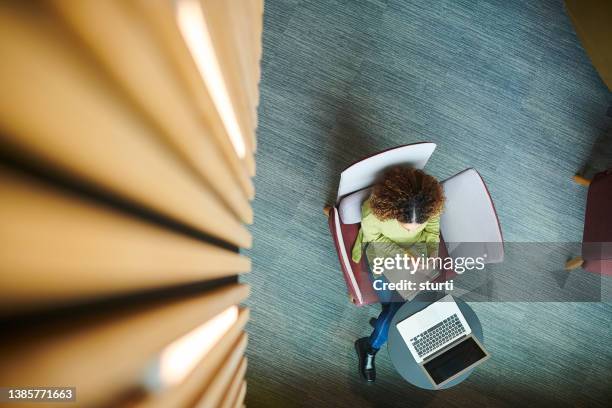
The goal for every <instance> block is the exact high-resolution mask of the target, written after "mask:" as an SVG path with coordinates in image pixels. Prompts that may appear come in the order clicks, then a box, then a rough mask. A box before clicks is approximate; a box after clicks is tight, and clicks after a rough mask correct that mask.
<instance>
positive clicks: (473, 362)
mask: <svg viewBox="0 0 612 408" xmlns="http://www.w3.org/2000/svg"><path fill="white" fill-rule="evenodd" d="M397 329H398V331H399V332H400V335H401V336H402V338H403V339H404V342H405V343H406V345H407V346H408V349H409V350H410V353H411V354H412V356H413V357H414V359H415V360H416V362H417V364H419V366H421V368H422V369H423V371H424V373H425V375H426V376H427V378H428V379H429V381H430V382H431V384H432V385H433V386H434V387H435V388H440V387H442V386H443V385H445V384H446V383H448V382H449V381H452V380H453V379H455V378H457V377H458V376H460V375H461V374H463V373H465V372H466V371H468V370H470V369H472V368H474V367H476V366H477V365H478V364H480V363H482V362H484V361H485V360H486V359H488V358H489V353H488V352H487V351H486V350H485V348H484V347H483V346H482V344H480V342H479V341H478V339H476V337H474V336H473V335H472V329H471V328H470V325H469V324H468V322H467V321H466V320H465V317H464V316H463V314H462V313H461V310H459V307H458V306H457V303H455V300H454V299H453V297H452V296H451V295H446V296H445V297H443V298H442V299H440V300H438V301H436V302H434V303H432V304H431V305H429V306H427V307H426V308H425V309H423V310H421V311H420V312H417V313H415V314H413V315H412V316H410V317H408V318H407V319H404V320H402V321H401V322H399V323H398V324H397Z"/></svg>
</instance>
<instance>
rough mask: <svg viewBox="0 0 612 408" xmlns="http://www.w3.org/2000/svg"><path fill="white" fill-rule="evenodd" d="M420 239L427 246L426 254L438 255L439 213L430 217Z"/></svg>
mask: <svg viewBox="0 0 612 408" xmlns="http://www.w3.org/2000/svg"><path fill="white" fill-rule="evenodd" d="M421 239H422V241H423V242H425V244H426V246H427V256H428V257H436V256H438V247H439V246H440V215H436V216H434V217H431V218H430V219H429V221H427V225H426V226H425V228H424V229H423V232H422V235H421Z"/></svg>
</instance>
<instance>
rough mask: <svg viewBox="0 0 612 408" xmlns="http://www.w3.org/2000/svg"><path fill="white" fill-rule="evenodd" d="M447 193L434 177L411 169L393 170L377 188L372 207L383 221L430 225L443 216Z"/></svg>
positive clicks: (401, 167)
mask: <svg viewBox="0 0 612 408" xmlns="http://www.w3.org/2000/svg"><path fill="white" fill-rule="evenodd" d="M443 205H444V192H443V191H442V186H441V185H440V183H439V182H438V180H436V179H435V178H434V177H432V176H430V175H428V174H426V173H425V172H424V171H422V170H418V169H415V168H412V167H408V166H396V167H392V168H390V169H388V170H386V171H385V172H384V174H383V175H382V177H381V179H380V180H379V181H378V182H377V183H376V184H375V185H374V187H373V189H372V195H371V196H370V207H371V208H372V212H373V213H374V215H375V216H376V217H377V218H379V219H380V220H388V219H396V220H398V221H399V222H401V223H403V224H405V223H410V222H413V223H419V224H423V223H425V222H427V220H428V219H430V218H431V217H433V216H435V215H438V214H439V213H440V212H442V207H443Z"/></svg>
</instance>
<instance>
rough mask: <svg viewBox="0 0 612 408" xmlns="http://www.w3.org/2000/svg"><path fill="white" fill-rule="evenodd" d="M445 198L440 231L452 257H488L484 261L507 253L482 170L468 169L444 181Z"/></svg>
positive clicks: (496, 258) (495, 259) (497, 259)
mask: <svg viewBox="0 0 612 408" xmlns="http://www.w3.org/2000/svg"><path fill="white" fill-rule="evenodd" d="M442 186H443V187H444V194H445V196H446V202H445V204H444V212H443V213H442V216H441V218H440V232H441V234H442V237H443V238H444V241H445V243H446V247H447V249H448V253H449V255H450V256H451V257H460V256H461V257H473V258H476V257H480V256H484V257H485V263H497V262H501V261H502V260H503V257H504V250H503V239H502V234H501V229H500V226H499V223H498V221H497V215H496V214H495V208H494V207H493V202H492V201H491V197H490V196H489V193H488V191H487V187H486V186H485V184H484V181H483V180H482V178H481V177H480V174H478V172H477V171H476V170H474V169H467V170H464V171H462V172H461V173H459V174H457V175H455V176H453V177H451V178H449V179H448V180H445V181H444V182H443V183H442Z"/></svg>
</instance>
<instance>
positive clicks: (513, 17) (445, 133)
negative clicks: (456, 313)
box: [243, 0, 612, 408]
mask: <svg viewBox="0 0 612 408" xmlns="http://www.w3.org/2000/svg"><path fill="white" fill-rule="evenodd" d="M264 20H265V23H264V54H263V61H262V81H261V104H260V107H259V128H258V152H257V163H258V167H257V176H256V179H255V184H256V189H257V197H256V199H255V201H254V209H255V223H254V225H253V226H252V227H251V231H252V233H253V235H254V240H255V241H254V247H253V249H252V250H250V251H248V253H249V255H250V256H251V257H252V259H253V262H254V268H253V269H254V270H253V272H252V273H250V274H249V275H248V276H245V277H244V278H243V281H245V282H248V283H250V284H251V286H252V296H251V298H250V300H249V301H248V302H247V303H248V305H249V306H250V308H251V311H252V319H251V321H250V323H249V326H248V331H249V334H250V337H249V348H248V352H247V355H248V358H249V369H248V373H247V382H248V393H247V405H248V406H252V407H350V408H356V407H425V406H426V407H447V408H451V407H474V406H487V407H516V406H522V407H530V406H534V407H542V406H556V407H564V406H582V407H587V406H588V407H598V406H601V407H604V406H610V403H611V400H612V392H611V390H612V348H611V346H610V345H611V344H612V342H611V340H612V338H611V331H612V327H611V316H612V305H611V304H610V303H609V302H590V303H585V302H582V303H578V302H505V303H499V302H473V303H471V306H472V307H473V309H474V310H475V311H476V313H477V314H478V316H479V318H480V321H481V322H482V325H483V329H484V335H485V345H486V347H487V349H488V350H489V351H490V352H491V354H492V358H491V359H490V360H489V361H488V362H486V363H485V364H483V365H482V366H481V367H479V368H477V369H476V370H475V371H474V372H473V374H472V375H471V376H470V377H469V378H468V379H467V380H466V381H465V382H463V383H462V384H460V385H458V386H456V387H455V388H452V389H449V390H445V391H440V392H433V391H426V390H422V389H419V388H416V387H414V386H412V385H411V384H409V383H408V382H406V381H404V380H403V379H402V378H401V377H400V375H399V374H398V373H397V372H396V371H395V370H394V368H393V366H392V365H391V362H390V361H389V357H388V355H387V353H386V350H385V349H383V350H381V352H380V353H379V356H378V357H377V367H378V379H377V381H376V383H375V384H372V385H366V384H364V383H362V382H361V380H360V379H359V377H358V372H357V361H356V357H355V352H354V349H353V342H354V340H355V339H357V338H359V337H362V336H365V335H368V334H369V332H370V327H369V326H368V319H369V318H370V317H372V316H376V315H377V314H378V311H379V306H377V305H373V306H368V307H364V308H357V307H355V306H353V305H351V304H350V303H349V301H348V298H347V294H346V288H345V284H344V281H343V279H342V275H341V272H340V265H339V263H338V259H337V257H336V253H335V251H334V248H333V244H332V241H331V237H330V234H329V231H328V228H327V222H326V219H325V217H324V215H323V213H322V211H321V209H322V207H323V205H324V204H325V203H327V202H332V201H333V200H334V199H335V190H336V188H337V183H338V176H339V174H340V172H341V170H342V169H343V168H344V167H345V166H347V165H348V164H350V163H352V162H353V161H355V160H357V159H359V158H361V157H364V156H367V155H370V154H372V153H375V152H377V151H380V150H383V149H386V148H389V147H393V146H397V145H401V144H407V143H413V142H419V141H431V142H435V143H437V145H438V147H437V150H436V151H435V153H434V154H433V156H432V158H431V160H430V162H429V163H428V165H427V167H426V170H427V171H428V172H430V173H431V174H433V175H435V176H437V177H439V178H440V179H444V178H446V177H448V176H451V175H453V174H455V173H457V172H459V171H461V170H463V169H465V168H468V167H474V168H476V169H477V170H478V171H479V172H480V173H481V174H482V176H483V178H484V179H485V181H486V182H487V184H488V187H489V190H490V192H491V195H492V197H493V200H494V202H495V205H496V208H497V211H498V215H499V219H500V222H501V225H502V229H503V234H504V239H505V240H506V241H508V242H579V241H580V240H581V238H582V227H583V213H584V206H585V197H586V189H585V188H583V187H580V186H578V185H575V184H573V183H572V181H571V177H572V175H573V174H574V173H575V172H576V171H577V170H578V169H580V168H581V167H582V166H584V165H585V163H587V162H588V161H589V160H590V159H591V155H592V153H593V146H596V144H597V143H598V140H602V138H604V139H605V137H606V134H608V133H607V132H609V129H610V120H611V119H610V118H609V117H606V110H607V108H608V106H609V105H610V103H611V102H612V97H611V95H610V93H609V92H608V90H607V88H606V87H605V85H604V84H603V83H602V81H601V80H600V79H599V77H598V75H597V73H596V71H595V69H594V68H593V66H592V65H591V63H590V61H589V59H588V56H587V55H586V54H585V51H584V49H583V48H582V46H581V44H580V42H579V40H578V38H577V36H576V33H575V32H574V29H573V27H572V24H571V22H570V19H569V17H568V16H567V15H566V13H565V10H564V6H563V3H562V1H557V0H538V1H536V0H533V1H526V0H525V1H516V0H446V1H431V0H424V1H414V0H370V1H367V0H359V1H357V0H326V1H324V0H319V1H313V0H303V1H300V0H266V2H265V16H264ZM600 150H601V149H595V153H597V152H598V151H600ZM605 159H606V158H604V160H605ZM571 255H575V254H567V256H568V257H569V256H571ZM564 256H565V255H562V256H560V257H559V259H558V262H559V265H562V264H563V262H564V261H565V259H564V258H563V257H564ZM560 268H561V267H560ZM533 273H534V274H537V273H538V271H537V270H534V271H533ZM575 273H585V272H583V271H576V272H575ZM526 275H527V276H528V274H526ZM528 283H529V282H526V284H528ZM607 283H609V282H607Z"/></svg>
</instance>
